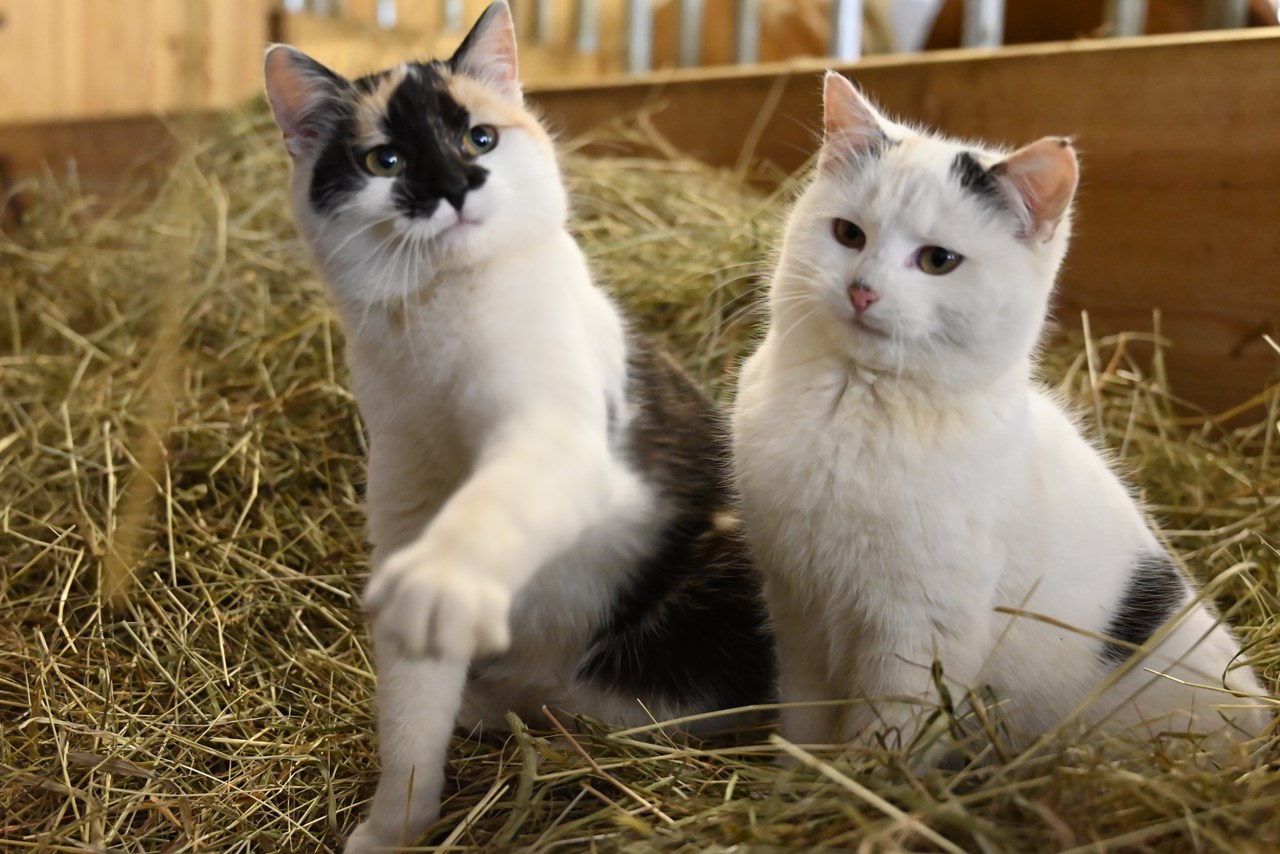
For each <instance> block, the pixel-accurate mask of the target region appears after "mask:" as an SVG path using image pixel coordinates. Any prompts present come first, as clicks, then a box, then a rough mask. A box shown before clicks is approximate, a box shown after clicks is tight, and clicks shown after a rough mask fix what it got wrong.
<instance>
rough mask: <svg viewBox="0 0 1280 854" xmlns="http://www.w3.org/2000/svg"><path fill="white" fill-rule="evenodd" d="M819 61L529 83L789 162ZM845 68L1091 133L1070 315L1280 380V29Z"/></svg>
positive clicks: (1028, 127)
mask: <svg viewBox="0 0 1280 854" xmlns="http://www.w3.org/2000/svg"><path fill="white" fill-rule="evenodd" d="M821 69H822V63H821V62H817V61H807V62H804V63H792V64H789V65H773V66H757V67H754V68H752V69H750V70H739V69H719V70H714V71H713V70H694V71H688V72H679V73H669V74H656V75H651V76H648V77H641V78H634V77H617V78H612V79H609V80H607V81H602V82H600V83H598V84H592V85H588V86H543V87H541V88H534V89H532V91H531V95H532V97H533V99H534V100H536V101H537V102H538V104H539V105H540V107H541V108H542V110H543V112H544V113H545V114H546V116H547V117H548V118H549V119H550V121H551V122H552V124H553V125H555V126H557V127H558V128H560V129H561V131H562V132H564V133H565V134H569V135H572V134H575V133H578V132H582V131H586V130H589V129H591V128H594V127H598V126H600V125H602V124H607V123H608V122H610V121H612V120H614V119H616V118H617V117H618V116H621V115H627V114H634V113H635V112H637V111H639V110H642V109H655V110H656V112H655V113H654V114H653V117H652V120H653V122H654V123H655V125H656V126H657V127H658V129H659V130H660V131H661V132H662V133H664V134H665V135H666V136H667V137H668V138H669V139H670V140H671V141H672V142H673V143H674V144H675V145H676V146H677V147H679V148H682V149H684V150H686V151H689V152H691V153H693V154H694V155H696V156H698V157H700V158H702V159H705V160H707V161H709V162H711V163H714V164H720V165H725V166H734V165H735V164H738V163H739V162H746V161H750V162H752V163H755V164H759V163H761V162H762V161H768V162H771V163H773V164H776V165H777V166H778V167H781V169H783V170H790V169H794V168H796V167H798V166H799V165H801V164H802V163H803V162H804V161H805V159H806V158H807V157H808V156H809V155H810V154H811V153H812V151H813V148H814V134H815V132H816V129H817V127H818V125H819V112H820V110H819V95H820V77H819V72H820V71H821ZM843 70H845V71H846V72H847V73H849V74H850V76H851V77H853V78H854V79H855V80H857V81H858V83H859V84H861V85H862V86H863V87H865V88H866V89H867V90H868V91H869V92H870V93H871V94H872V95H873V96H874V97H875V98H876V99H877V100H878V101H879V102H880V103H881V104H882V105H883V106H884V107H885V109H887V110H888V111H890V112H892V113H897V114H900V115H903V116H908V117H911V118H912V119H916V120H921V121H925V122H927V123H929V124H931V125H934V126H937V127H939V128H941V129H943V130H945V131H947V132H949V133H952V134H959V135H969V136H985V137H989V138H994V139H999V140H1002V141H1006V142H1009V143H1017V142H1025V141H1029V140H1032V139H1034V138H1036V137H1038V136H1041V135H1044V134H1070V135H1073V136H1075V137H1076V140H1077V144H1078V146H1079V148H1080V150H1081V152H1082V157H1083V162H1084V168H1083V183H1082V187H1081V193H1080V202H1079V213H1078V217H1077V227H1076V238H1075V242H1074V245H1073V249H1072V252H1071V255H1070V258H1069V260H1068V266H1067V268H1066V271H1065V274H1064V277H1063V289H1062V294H1061V298H1060V301H1059V311H1058V315H1059V317H1060V318H1061V319H1062V320H1063V321H1065V322H1068V323H1070V322H1078V318H1079V312H1080V311H1081V310H1082V309H1087V310H1088V311H1089V313H1090V316H1091V318H1092V321H1093V326H1094V329H1095V331H1101V332H1109V331H1121V330H1148V329H1150V328H1151V316H1152V310H1153V309H1154V308H1159V309H1161V311H1162V313H1163V324H1164V332H1165V333H1166V334H1167V335H1168V336H1169V337H1170V338H1171V339H1172V340H1173V341H1174V342H1175V346H1174V349H1173V350H1172V351H1171V352H1170V353H1169V356H1168V364H1169V368H1170V372H1171V375H1172V377H1173V381H1174V383H1175V386H1176V389H1175V390H1176V391H1177V392H1179V393H1180V394H1182V395H1183V396H1186V397H1189V398H1191V399H1193V400H1195V401H1196V402H1198V403H1200V404H1202V405H1204V406H1206V407H1209V408H1212V409H1220V408H1225V407H1227V406H1230V405H1233V404H1236V403H1238V402H1240V401H1242V400H1244V399H1246V398H1247V397H1249V396H1251V395H1253V394H1255V393H1257V392H1259V391H1260V390H1262V389H1263V388H1264V386H1265V384H1266V383H1267V382H1268V381H1269V380H1274V379H1276V377H1277V365H1278V364H1280V360H1278V358H1277V355H1276V353H1275V351H1274V350H1272V349H1271V348H1270V347H1269V346H1268V345H1267V344H1266V342H1265V341H1264V340H1263V338H1262V336H1263V334H1264V333H1269V334H1271V335H1272V336H1273V337H1276V334H1277V331H1278V330H1280V30H1277V29H1274V28H1273V29H1270V30H1267V29H1255V30H1250V31H1244V32H1237V33H1224V34H1200V35H1192V36H1161V37H1146V38H1142V39H1131V40H1115V41H1087V42H1068V43H1057V44H1052V45H1034V46H1026V47H1012V48H1004V49H1002V50H999V51H992V52H971V51H946V52H937V53H930V54H917V55H912V56H902V57H885V58H878V57H877V58H871V59H868V60H865V61H864V62H863V63H860V64H858V65H856V66H853V67H850V68H847V69H843ZM165 140H166V135H165V133H164V131H163V128H162V127H161V125H160V124H159V123H158V122H156V121H154V120H144V119H130V120H127V121H117V122H97V123H80V124H76V123H71V124H57V125H47V126H40V125H28V126H25V127H10V128H4V127H0V165H3V164H4V163H6V162H7V164H8V166H7V169H8V172H9V174H10V176H11V177H21V176H22V175H23V174H27V173H30V172H32V171H34V170H36V169H37V168H38V166H39V164H40V163H41V162H42V161H43V160H44V159H51V160H53V161H55V163H62V162H65V160H66V158H67V157H70V156H75V157H76V158H77V159H78V162H79V169H78V173H79V175H80V178H81V180H82V182H84V183H86V184H87V185H88V186H94V185H95V182H98V183H101V184H106V183H109V182H111V181H114V180H117V179H118V176H119V175H120V174H121V173H122V172H123V170H124V167H126V166H129V165H136V164H137V163H139V162H142V161H143V160H144V159H147V160H149V162H150V163H151V164H152V165H153V166H154V165H155V164H156V163H162V162H163V161H162V160H160V159H158V158H156V157H154V156H151V157H149V158H148V157H147V155H150V154H152V153H153V152H154V151H158V150H160V149H162V148H163V147H164V145H165ZM744 147H745V148H746V149H747V151H746V152H745V154H744ZM756 172H757V174H760V170H756ZM770 174H774V175H776V174H778V172H777V171H776V170H774V171H773V172H772V173H770ZM0 239H2V238H0Z"/></svg>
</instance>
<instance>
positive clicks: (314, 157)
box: [266, 2, 567, 304]
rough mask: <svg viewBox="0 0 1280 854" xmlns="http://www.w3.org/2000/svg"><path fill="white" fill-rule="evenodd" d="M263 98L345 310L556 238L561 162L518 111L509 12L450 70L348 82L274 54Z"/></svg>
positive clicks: (480, 24) (474, 34)
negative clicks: (352, 303) (346, 302)
mask: <svg viewBox="0 0 1280 854" xmlns="http://www.w3.org/2000/svg"><path fill="white" fill-rule="evenodd" d="M266 88H267V98H268V100H269V101H270V104H271V109H272V112H273V113H274V114H275V118H276V122H277V123H278V124H279V125H280V129H281V130H282V131H283V132H284V141H285V146H286V147H287V148H288V151H289V155H290V157H291V158H292V161H293V203H294V212H295V215H296V218H297V220H298V223H299V226H300V228H301V230H302V232H303V235H304V237H305V238H306V239H307V241H308V243H309V244H310V246H311V249H312V254H313V256H314V257H315V260H316V262H317V264H318V265H319V266H320V268H321V270H322V272H323V273H324V275H325V277H326V278H327V279H328V280H329V282H330V285H331V286H333V287H334V288H335V289H336V290H337V291H338V294H339V296H340V297H341V298H344V299H347V300H352V301H355V302H357V303H365V304H371V303H378V302H385V301H388V300H401V299H405V298H406V297H407V296H409V295H411V294H412V293H413V292H415V291H416V290H418V289H419V288H421V287H422V286H423V285H424V284H425V283H426V282H428V281H430V280H431V279H432V278H433V277H434V276H435V275H438V274H439V273H441V272H444V271H448V270H452V269H465V268H470V267H474V266H476V265H479V264H483V263H484V262H485V261H486V260H487V259H488V258H491V257H493V256H495V255H497V254H500V253H503V252H506V251H510V250H513V249H514V250H518V249H519V247H520V246H522V245H527V244H529V243H532V242H537V241H540V240H542V239H544V238H545V237H546V236H547V235H548V233H549V232H554V231H555V230H557V229H560V228H561V227H563V223H564V221H565V217H566V208H567V202H566V197H565V192H564V188H563V184H562V182H561V179H560V173H559V168H558V166H557V163H556V156H555V150H554V147H553V145H552V142H551V139H550V137H549V136H548V134H547V133H546V131H545V130H544V129H543V128H542V127H541V125H540V124H539V123H538V120H537V119H536V118H535V117H534V116H533V115H532V114H531V113H530V112H529V111H528V110H527V109H526V108H525V106H524V103H523V97H522V94H521V89H520V83H519V77H518V73H517V65H516V42H515V31H514V29H513V27H512V22H511V12H510V10H509V9H508V7H507V4H506V3H503V2H498V3H494V4H493V5H491V6H490V7H489V8H488V9H486V10H485V12H484V14H483V15H481V17H480V19H479V20H478V21H477V22H476V24H475V26H474V27H473V28H472V30H471V32H470V33H469V34H468V35H467V37H466V39H465V40H464V41H463V42H462V44H461V46H460V47H459V48H458V50H457V52H456V53H454V55H453V56H452V57H451V58H450V59H449V60H447V61H441V60H437V61H431V62H412V63H407V64H405V65H400V66H397V67H396V68H392V69H390V70H388V71H383V72H380V73H377V74H370V75H368V76H365V77H361V78H358V79H355V80H348V79H346V78H344V77H342V76H341V75H339V74H336V73H334V72H333V71H330V70H329V69H328V68H325V67H324V66H323V65H321V64H320V63H318V62H316V61H315V60H313V59H311V58H310V57H308V56H306V55H305V54H303V53H301V52H300V51H297V50H295V49H293V48H291V47H288V46H286V45H276V46H274V47H272V48H271V49H270V50H269V51H268V52H267V56H266Z"/></svg>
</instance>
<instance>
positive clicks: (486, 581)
mask: <svg viewBox="0 0 1280 854" xmlns="http://www.w3.org/2000/svg"><path fill="white" fill-rule="evenodd" d="M364 604H365V607H366V608H367V609H368V610H369V613H370V614H371V615H372V616H373V620H374V626H375V629H376V630H377V631H378V632H379V633H380V635H381V636H383V637H385V638H388V639H390V640H391V642H392V643H395V644H397V645H398V646H399V647H400V650H401V652H402V653H403V654H405V655H408V656H432V657H438V658H457V659H464V660H469V659H471V658H474V657H476V656H480V655H491V654H493V653H498V652H502V651H503V650H505V649H506V648H507V646H508V645H509V644H510V642H511V636H510V630H509V627H508V612H509V611H510V608H511V591H510V589H509V588H508V586H507V585H506V584H504V583H502V582H501V581H500V580H498V579H495V578H494V577H493V576H492V575H490V574H489V573H487V572H485V571H483V570H480V569H476V568H471V567H466V566H463V565H460V564H459V563H458V562H456V561H450V560H448V559H445V558H442V557H441V556H440V555H439V553H438V552H435V551H433V550H432V549H431V548H430V546H429V544H426V543H423V542H421V541H420V542H418V543H414V544H411V545H409V546H406V547H405V548H403V549H401V550H400V551H398V552H396V553H395V554H393V555H391V557H389V558H388V559H387V561H386V563H384V564H383V565H382V566H381V567H379V568H378V569H377V570H376V571H375V572H374V574H373V578H372V579H370V581H369V586H368V588H367V589H366V590H365V594H364Z"/></svg>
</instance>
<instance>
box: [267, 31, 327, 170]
mask: <svg viewBox="0 0 1280 854" xmlns="http://www.w3.org/2000/svg"><path fill="white" fill-rule="evenodd" d="M264 64H265V68H264V74H265V77H266V81H267V101H268V102H270V104H271V112H272V113H273V114H274V115H275V117H276V124H278V125H280V130H282V131H284V144H285V147H286V148H288V149H289V154H290V155H291V156H293V157H301V156H302V155H304V154H309V153H312V152H314V151H315V150H316V148H318V147H319V146H320V144H321V143H322V142H323V141H324V137H325V134H326V133H327V132H328V130H329V126H330V122H331V121H332V112H333V110H332V108H333V106H334V105H335V104H336V103H337V101H338V96H339V93H340V92H341V91H342V89H343V88H344V87H345V86H346V85H347V81H346V80H345V79H344V78H342V77H340V76H339V75H337V74H335V73H334V72H332V71H330V70H329V69H327V68H325V67H324V66H323V65H321V64H320V63H318V62H316V61H315V60H314V59H312V58H311V57H309V56H307V55H306V54H305V53H303V52H302V51H300V50H297V49H295V48H292V47H289V46H288V45H284V44H277V45H272V46H271V47H270V48H268V49H267V58H266V61H265V63H264Z"/></svg>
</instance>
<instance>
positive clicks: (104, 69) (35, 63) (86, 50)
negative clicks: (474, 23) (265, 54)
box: [0, 0, 274, 124]
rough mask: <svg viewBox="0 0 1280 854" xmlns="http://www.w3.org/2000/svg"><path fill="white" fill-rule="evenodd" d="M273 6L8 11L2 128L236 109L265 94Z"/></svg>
mask: <svg viewBox="0 0 1280 854" xmlns="http://www.w3.org/2000/svg"><path fill="white" fill-rule="evenodd" d="M273 6H274V2H273V0H8V2H4V3H0V124H5V123H20V122H40V121H48V120H53V119H64V118H68V117H75V118H79V119H99V118H103V117H107V116H128V115H138V114H146V113H165V112H172V111H174V110H179V109H211V108H216V107H224V106H229V105H231V104H234V103H236V102H237V101H240V100H242V99H244V98H246V97H249V96H250V95H252V94H253V93H255V92H257V91H258V90H259V89H260V88H261V79H260V78H261V73H262V49H263V46H264V45H265V44H266V42H267V30H268V24H269V20H270V9H271V8H272V7H273Z"/></svg>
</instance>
